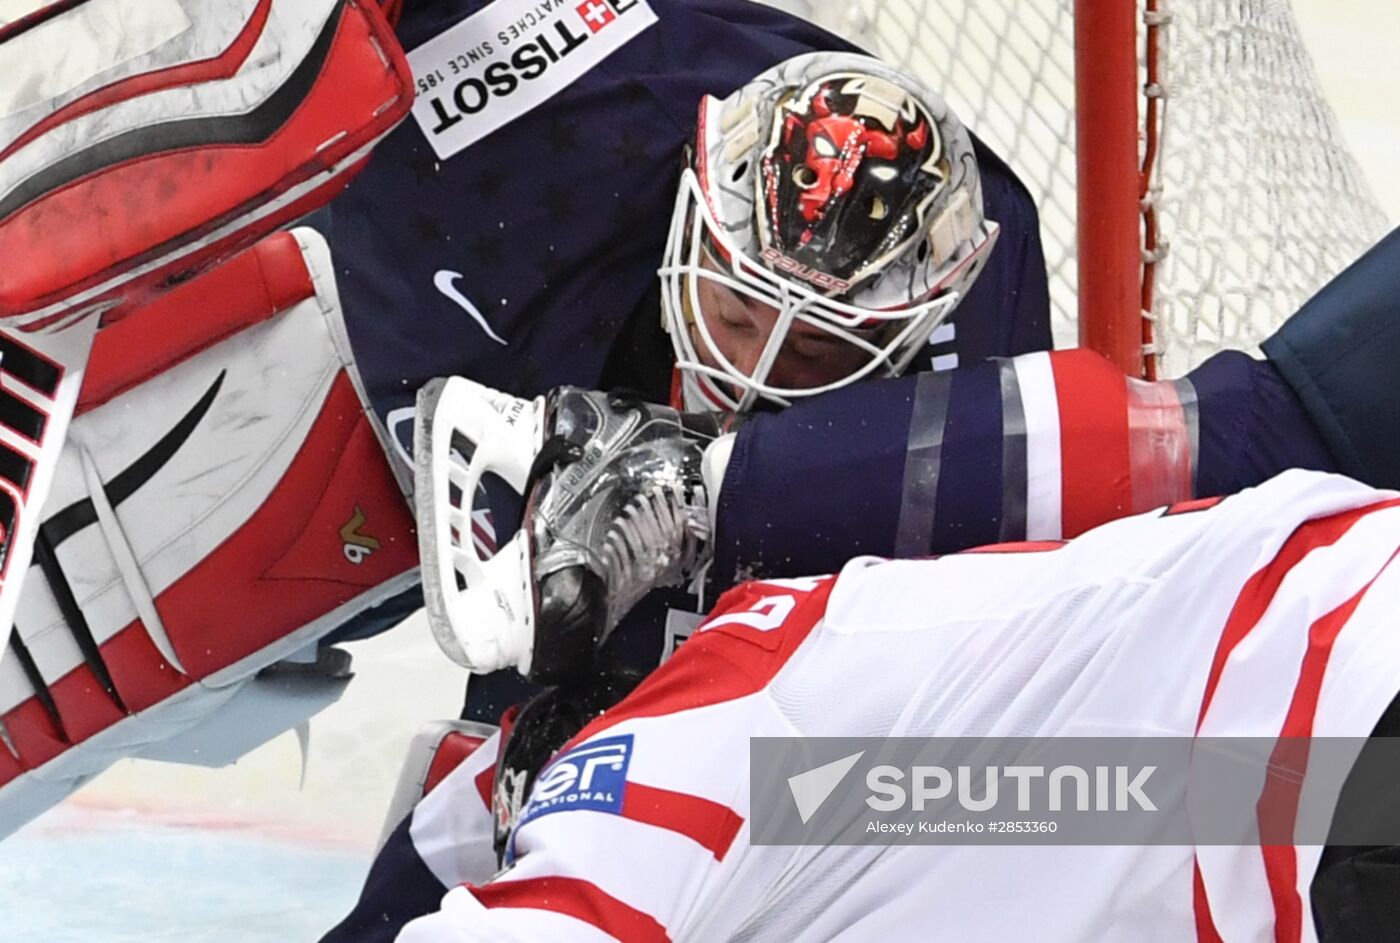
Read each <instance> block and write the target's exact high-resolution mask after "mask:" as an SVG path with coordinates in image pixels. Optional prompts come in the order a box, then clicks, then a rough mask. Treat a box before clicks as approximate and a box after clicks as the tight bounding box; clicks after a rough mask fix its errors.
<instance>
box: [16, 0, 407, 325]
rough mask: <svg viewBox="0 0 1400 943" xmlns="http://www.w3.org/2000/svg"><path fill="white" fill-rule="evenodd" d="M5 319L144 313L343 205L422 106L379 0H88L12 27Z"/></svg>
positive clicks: (36, 321)
mask: <svg viewBox="0 0 1400 943" xmlns="http://www.w3.org/2000/svg"><path fill="white" fill-rule="evenodd" d="M0 76H4V77H5V78H4V81H3V82H0V259H6V260H8V264H6V265H4V266H0V322H8V323H9V324H11V325H13V326H20V327H23V328H25V329H27V330H37V329H41V328H45V327H49V326H58V325H62V324H66V323H70V322H71V321H72V320H74V319H76V318H78V317H81V316H83V315H84V314H88V313H92V312H94V311H100V310H107V309H109V308H112V307H114V306H116V305H119V304H123V303H126V304H128V305H136V304H139V303H141V302H142V301H143V300H144V299H146V298H148V297H149V296H150V295H151V294H152V293H154V292H158V291H160V290H162V289H163V288H165V287H168V286H169V285H171V284H173V283H176V282H178V281H180V280H182V279H184V278H187V277H189V276H190V275H191V274H193V273H194V272H196V271H198V270H200V269H201V268H204V267H208V266H210V265H212V264H215V263H217V262H219V261H222V260H224V259H227V258H229V257H230V256H231V255H233V254H234V253H235V252H237V251H238V250H240V249H242V248H245V247H247V246H249V245H251V244H252V243H253V242H254V241H256V240H257V239H258V238H260V237H261V236H263V235H266V234H267V233H269V232H271V231H273V230H274V229H276V228H278V227H280V226H282V225H284V224H286V223H288V222H290V221H292V220H294V219H296V218H298V217H300V216H302V215H304V214H305V213H307V212H309V211H310V210H312V209H315V208H316V207H317V206H320V205H321V204H323V203H325V202H327V201H328V200H329V199H330V198H331V197H332V196H334V195H335V193H337V192H338V191H339V190H340V189H341V188H342V187H343V186H344V185H345V183H346V182H347V181H348V179H349V177H348V175H349V174H350V173H351V172H353V171H354V170H356V169H358V168H359V167H360V166H361V165H362V164H363V161H364V159H365V157H366V156H367V154H368V153H369V150H370V148H371V147H372V145H373V144H374V143H375V142H376V141H377V140H378V139H379V138H380V137H382V136H383V135H384V134H386V133H387V132H388V131H389V130H390V129H391V128H392V127H393V126H394V125H395V124H397V123H398V121H399V120H400V119H401V118H402V117H403V116H404V115H405V114H407V112H408V109H409V107H410V106H411V105H412V101H413V86H412V81H411V77H410V73H409V69H408V64H407V61H406V60H405V59H404V57H403V53H402V50H401V49H400V48H399V46H398V43H397V41H396V40H395V38H394V36H393V33H392V31H391V30H390V29H389V27H388V25H387V24H386V23H385V21H384V17H383V15H382V13H381V12H380V10H379V8H378V6H377V5H376V4H375V3H374V2H372V0H79V2H73V0H69V2H64V3H50V4H48V5H46V6H44V7H43V8H41V9H40V10H38V11H37V12H36V13H34V14H33V15H31V16H29V17H26V18H24V19H21V20H19V21H16V22H14V23H12V24H10V25H9V26H6V27H3V28H0Z"/></svg>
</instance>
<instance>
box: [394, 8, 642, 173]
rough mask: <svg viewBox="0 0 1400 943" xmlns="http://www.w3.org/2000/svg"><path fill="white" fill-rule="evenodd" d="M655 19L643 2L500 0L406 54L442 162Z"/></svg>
mask: <svg viewBox="0 0 1400 943" xmlns="http://www.w3.org/2000/svg"><path fill="white" fill-rule="evenodd" d="M655 22H656V13H655V12H654V11H653V10H652V9H651V7H649V6H648V5H647V2H646V0H582V2H580V0H496V2H495V3H492V4H490V5H488V6H487V7H486V9H484V10H482V11H481V12H480V13H476V14H474V15H472V16H469V17H467V18H466V19H465V20H463V21H462V22H460V23H458V24H457V25H456V26H454V27H452V28H451V29H449V30H446V31H445V32H443V33H440V34H439V35H437V36H435V37H433V38H432V39H430V40H428V41H427V42H426V43H424V44H423V45H421V46H419V47H418V48H417V49H414V50H413V51H412V52H410V53H409V54H408V62H409V65H410V66H411V67H412V69H413V76H414V79H415V80H416V83H417V90H418V97H417V100H416V101H415V102H414V104H413V118H414V120H415V121H417V122H418V127H420V128H421V129H422V130H423V134H424V135H425V136H426V137H427V139H428V143H430V144H431V145H432V146H433V151H434V153H436V154H437V156H438V157H439V158H441V159H443V160H446V159H447V158H449V157H451V156H452V155H453V154H456V153H457V152H458V151H460V150H462V149H463V148H465V147H468V146H469V145H471V144H474V143H475V142H477V141H479V140H481V139H482V138H484V137H485V136H486V135H488V134H490V133H491V132H492V131H495V130H496V129H497V128H500V127H502V126H503V125H505V124H508V123H509V122H511V121H514V120H515V119H516V118H518V117H520V116H521V115H523V114H525V113H526V112H527V111H529V110H530V109H532V108H534V107H535V106H536V105H539V104H541V103H543V102H545V101H548V100H549V99H550V98H551V97H552V96H554V95H556V94H557V93H559V92H561V91H563V90H564V89H565V88H567V87H568V86H569V85H570V84H571V83H573V82H574V81H576V80H577V79H578V78H579V77H580V76H581V75H583V74H584V73H586V72H588V71H589V70H590V69H592V68H593V67H594V66H596V65H597V64H598V63H600V62H602V61H603V60H604V59H606V58H607V57H608V56H610V55H612V54H613V53H614V52H616V51H617V50H618V49H620V48H621V47H622V46H623V45H624V44H625V43H626V42H627V41H628V40H630V39H632V37H634V36H636V35H637V34H638V33H640V32H642V30H644V29H646V28H647V27H648V26H650V25H651V24H653V23H655Z"/></svg>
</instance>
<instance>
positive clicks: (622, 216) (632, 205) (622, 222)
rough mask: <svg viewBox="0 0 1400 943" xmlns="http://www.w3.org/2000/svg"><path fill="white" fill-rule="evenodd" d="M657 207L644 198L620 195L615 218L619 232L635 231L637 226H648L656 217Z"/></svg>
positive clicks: (614, 214) (614, 212) (614, 213)
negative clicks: (638, 198)
mask: <svg viewBox="0 0 1400 943" xmlns="http://www.w3.org/2000/svg"><path fill="white" fill-rule="evenodd" d="M655 212H656V208H655V207H653V206H651V205H649V204H648V203H647V202H646V201H644V200H637V199H632V198H631V197H625V196H618V198H617V204H616V209H615V210H614V211H613V220H614V222H615V224H616V226H617V229H618V231H619V232H633V231H634V229H635V227H641V226H646V225H647V224H648V223H649V222H651V221H652V220H653V218H654V214H655Z"/></svg>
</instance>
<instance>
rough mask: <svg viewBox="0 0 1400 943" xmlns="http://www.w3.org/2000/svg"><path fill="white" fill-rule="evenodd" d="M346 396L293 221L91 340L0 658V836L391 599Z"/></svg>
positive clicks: (316, 266) (311, 268) (331, 297)
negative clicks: (89, 355) (267, 670)
mask: <svg viewBox="0 0 1400 943" xmlns="http://www.w3.org/2000/svg"><path fill="white" fill-rule="evenodd" d="M357 383H358V381H357V379H356V377H355V374H354V367H353V364H352V362H351V360H350V358H349V353H348V344H347V342H346V340H345V338H344V336H343V325H342V324H341V322H340V319H339V308H338V302H337V300H336V296H335V288H334V283H333V280H332V267H331V264H330V256H329V252H328V250H327V248H326V245H325V242H324V240H323V239H321V237H320V236H319V235H318V234H316V233H314V232H312V231H311V230H296V231H294V232H293V233H279V234H276V235H274V236H271V237H269V238H268V239H266V240H264V241H263V242H261V243H259V244H258V245H257V246H255V247H254V248H252V249H250V250H248V251H247V252H245V253H243V254H242V255H240V256H238V257H237V258H235V259H234V260H232V261H231V262H229V263H228V264H226V265H223V266H221V267H219V268H216V269H214V270H213V271H211V272H209V273H207V274H205V275H203V276H201V277H199V278H197V279H195V280H193V281H190V282H188V283H186V284H184V285H182V286H180V287H179V288H176V289H175V290H173V291H171V292H170V293H168V294H166V295H164V296H162V297H161V298H160V299H159V300H157V301H156V302H154V303H153V304H151V305H148V306H146V307H144V308H142V309H140V310H138V311H136V312H134V313H132V314H131V315H130V316H128V317H126V318H124V319H122V320H121V321H119V322H117V323H116V324H113V325H112V326H110V327H108V328H105V329H103V330H102V331H101V332H99V334H98V335H97V341H96V343H95V346H94V350H93V354H92V358H91V361H90V364H89V367H88V371H87V375H86V377H85V378H84V383H83V387H82V395H81V397H80V399H79V402H78V405H77V413H76V416H75V418H74V420H73V423H72V425H71V427H70V430H69V435H68V439H67V441H66V443H65V445H64V448H63V452H62V454H61V456H60V459H59V462H58V466H57V470H56V474H55V477H54V483H53V488H52V491H51V493H50V496H49V500H48V501H47V503H46V504H45V505H44V509H43V523H42V525H41V526H40V527H39V529H38V536H37V540H36V543H35V555H34V559H35V563H34V565H33V566H32V567H31V569H30V572H29V575H28V578H27V579H26V581H25V583H24V586H23V591H22V593H21V597H20V604H19V609H18V611H17V613H16V617H15V626H14V632H13V633H12V634H11V636H10V641H9V644H8V646H7V648H8V652H7V655H6V657H5V658H4V659H3V660H0V834H4V833H7V832H9V831H12V830H13V829H14V828H16V827H18V826H19V825H20V824H22V823H23V822H24V821H26V820H27V819H29V818H31V817H33V816H34V815H35V814H37V813H38V812H40V811H42V810H43V809H45V808H47V807H48V806H50V805H52V804H53V803H55V802H57V801H58V800H59V799H61V798H62V797H63V796H65V795H66V794H67V793H68V792H70V791H71V790H72V789H73V788H74V787H75V786H76V785H77V784H78V783H79V782H80V779H81V778H83V777H87V776H90V775H92V774H93V773H95V772H98V771H100V770H102V769H104V768H105V767H106V766H108V765H109V764H110V763H111V762H113V761H114V760H116V759H118V758H120V757H124V756H131V755H135V754H138V753H145V754H152V753H155V752H159V753H160V754H161V755H162V757H164V758H171V751H170V750H166V749H158V748H156V747H155V746H154V745H156V744H160V743H162V742H169V741H170V740H171V739H172V738H175V737H177V736H180V735H181V734H184V733H186V732H188V731H190V730H191V729H192V728H193V727H194V726H195V725H197V724H201V723H203V724H204V725H205V726H204V729H203V730H202V731H201V734H202V733H204V732H205V731H207V730H208V729H209V723H208V721H209V719H210V715H212V714H215V712H220V713H222V712H223V711H224V710H225V706H224V705H225V704H226V703H227V702H229V701H230V699H232V698H233V696H234V695H235V693H241V694H246V693H247V692H246V691H241V689H243V688H245V686H247V687H249V688H251V687H255V686H253V685H247V683H248V682H249V681H250V680H251V679H253V678H254V676H255V675H256V674H257V673H258V672H259V671H261V670H262V669H264V668H266V667H268V666H269V665H272V664H274V663H276V662H279V661H282V660H284V659H286V658H288V657H289V656H292V655H295V654H297V653H299V652H304V651H306V650H307V649H308V648H311V647H313V646H314V644H315V642H316V641H317V640H318V639H320V638H322V637H323V636H325V635H326V634H327V633H329V632H330V631H331V630H332V629H335V628H336V627H338V626H341V625H342V624H344V623H345V622H346V621H347V620H349V619H351V618H352V617H354V616H356V615H358V614H361V613H364V612H366V611H367V610H369V609H370V608H371V607H374V606H376V605H379V604H380V603H383V602H385V601H386V600H389V599H391V598H393V597H395V596H397V595H399V594H401V593H403V592H405V591H406V590H408V589H409V588H411V587H412V585H413V584H414V582H415V581H416V579H417V570H416V567H417V562H418V561H417V553H416V542H415V539H414V535H413V521H412V518H411V515H410V513H409V509H408V505H407V502H406V500H405V498H404V494H403V491H402V489H401V487H400V484H399V483H398V482H397V481H396V480H395V478H394V475H393V472H392V471H391V469H390V466H389V463H388V460H387V457H386V453H385V451H384V448H383V439H382V437H381V434H380V431H379V430H378V429H377V427H376V425H375V423H374V420H373V419H372V418H371V415H370V413H369V411H368V408H367V407H366V406H365V405H364V402H363V399H362V397H361V396H360V394H359V392H358V391H357ZM299 719H300V718H297V719H296V720H299ZM296 720H292V721H291V722H290V723H289V724H288V726H290V725H291V723H295V722H296ZM225 726H227V725H225ZM235 726H236V725H235ZM272 732H274V731H263V732H262V733H261V734H260V735H259V737H258V738H257V739H254V740H253V742H248V743H239V744H230V743H209V744H207V745H204V746H200V747H199V752H200V753H206V754H207V753H213V754H215V755H218V756H224V757H225V758H226V759H228V760H231V759H232V758H234V757H236V756H237V755H238V754H239V753H241V752H243V751H245V750H247V749H251V747H253V746H255V745H257V742H260V740H261V739H265V738H266V735H268V734H270V733H272Z"/></svg>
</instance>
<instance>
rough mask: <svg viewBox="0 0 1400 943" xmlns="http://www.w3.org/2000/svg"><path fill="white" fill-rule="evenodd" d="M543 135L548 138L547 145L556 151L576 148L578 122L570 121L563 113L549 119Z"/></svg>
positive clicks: (574, 149)
mask: <svg viewBox="0 0 1400 943" xmlns="http://www.w3.org/2000/svg"><path fill="white" fill-rule="evenodd" d="M545 136H546V137H547V138H548V139H549V146H550V147H552V148H554V150H556V151H576V150H578V122H577V121H570V120H569V119H568V118H565V117H564V116H563V115H555V116H554V117H553V118H551V119H550V121H549V130H548V131H546V132H545Z"/></svg>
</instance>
